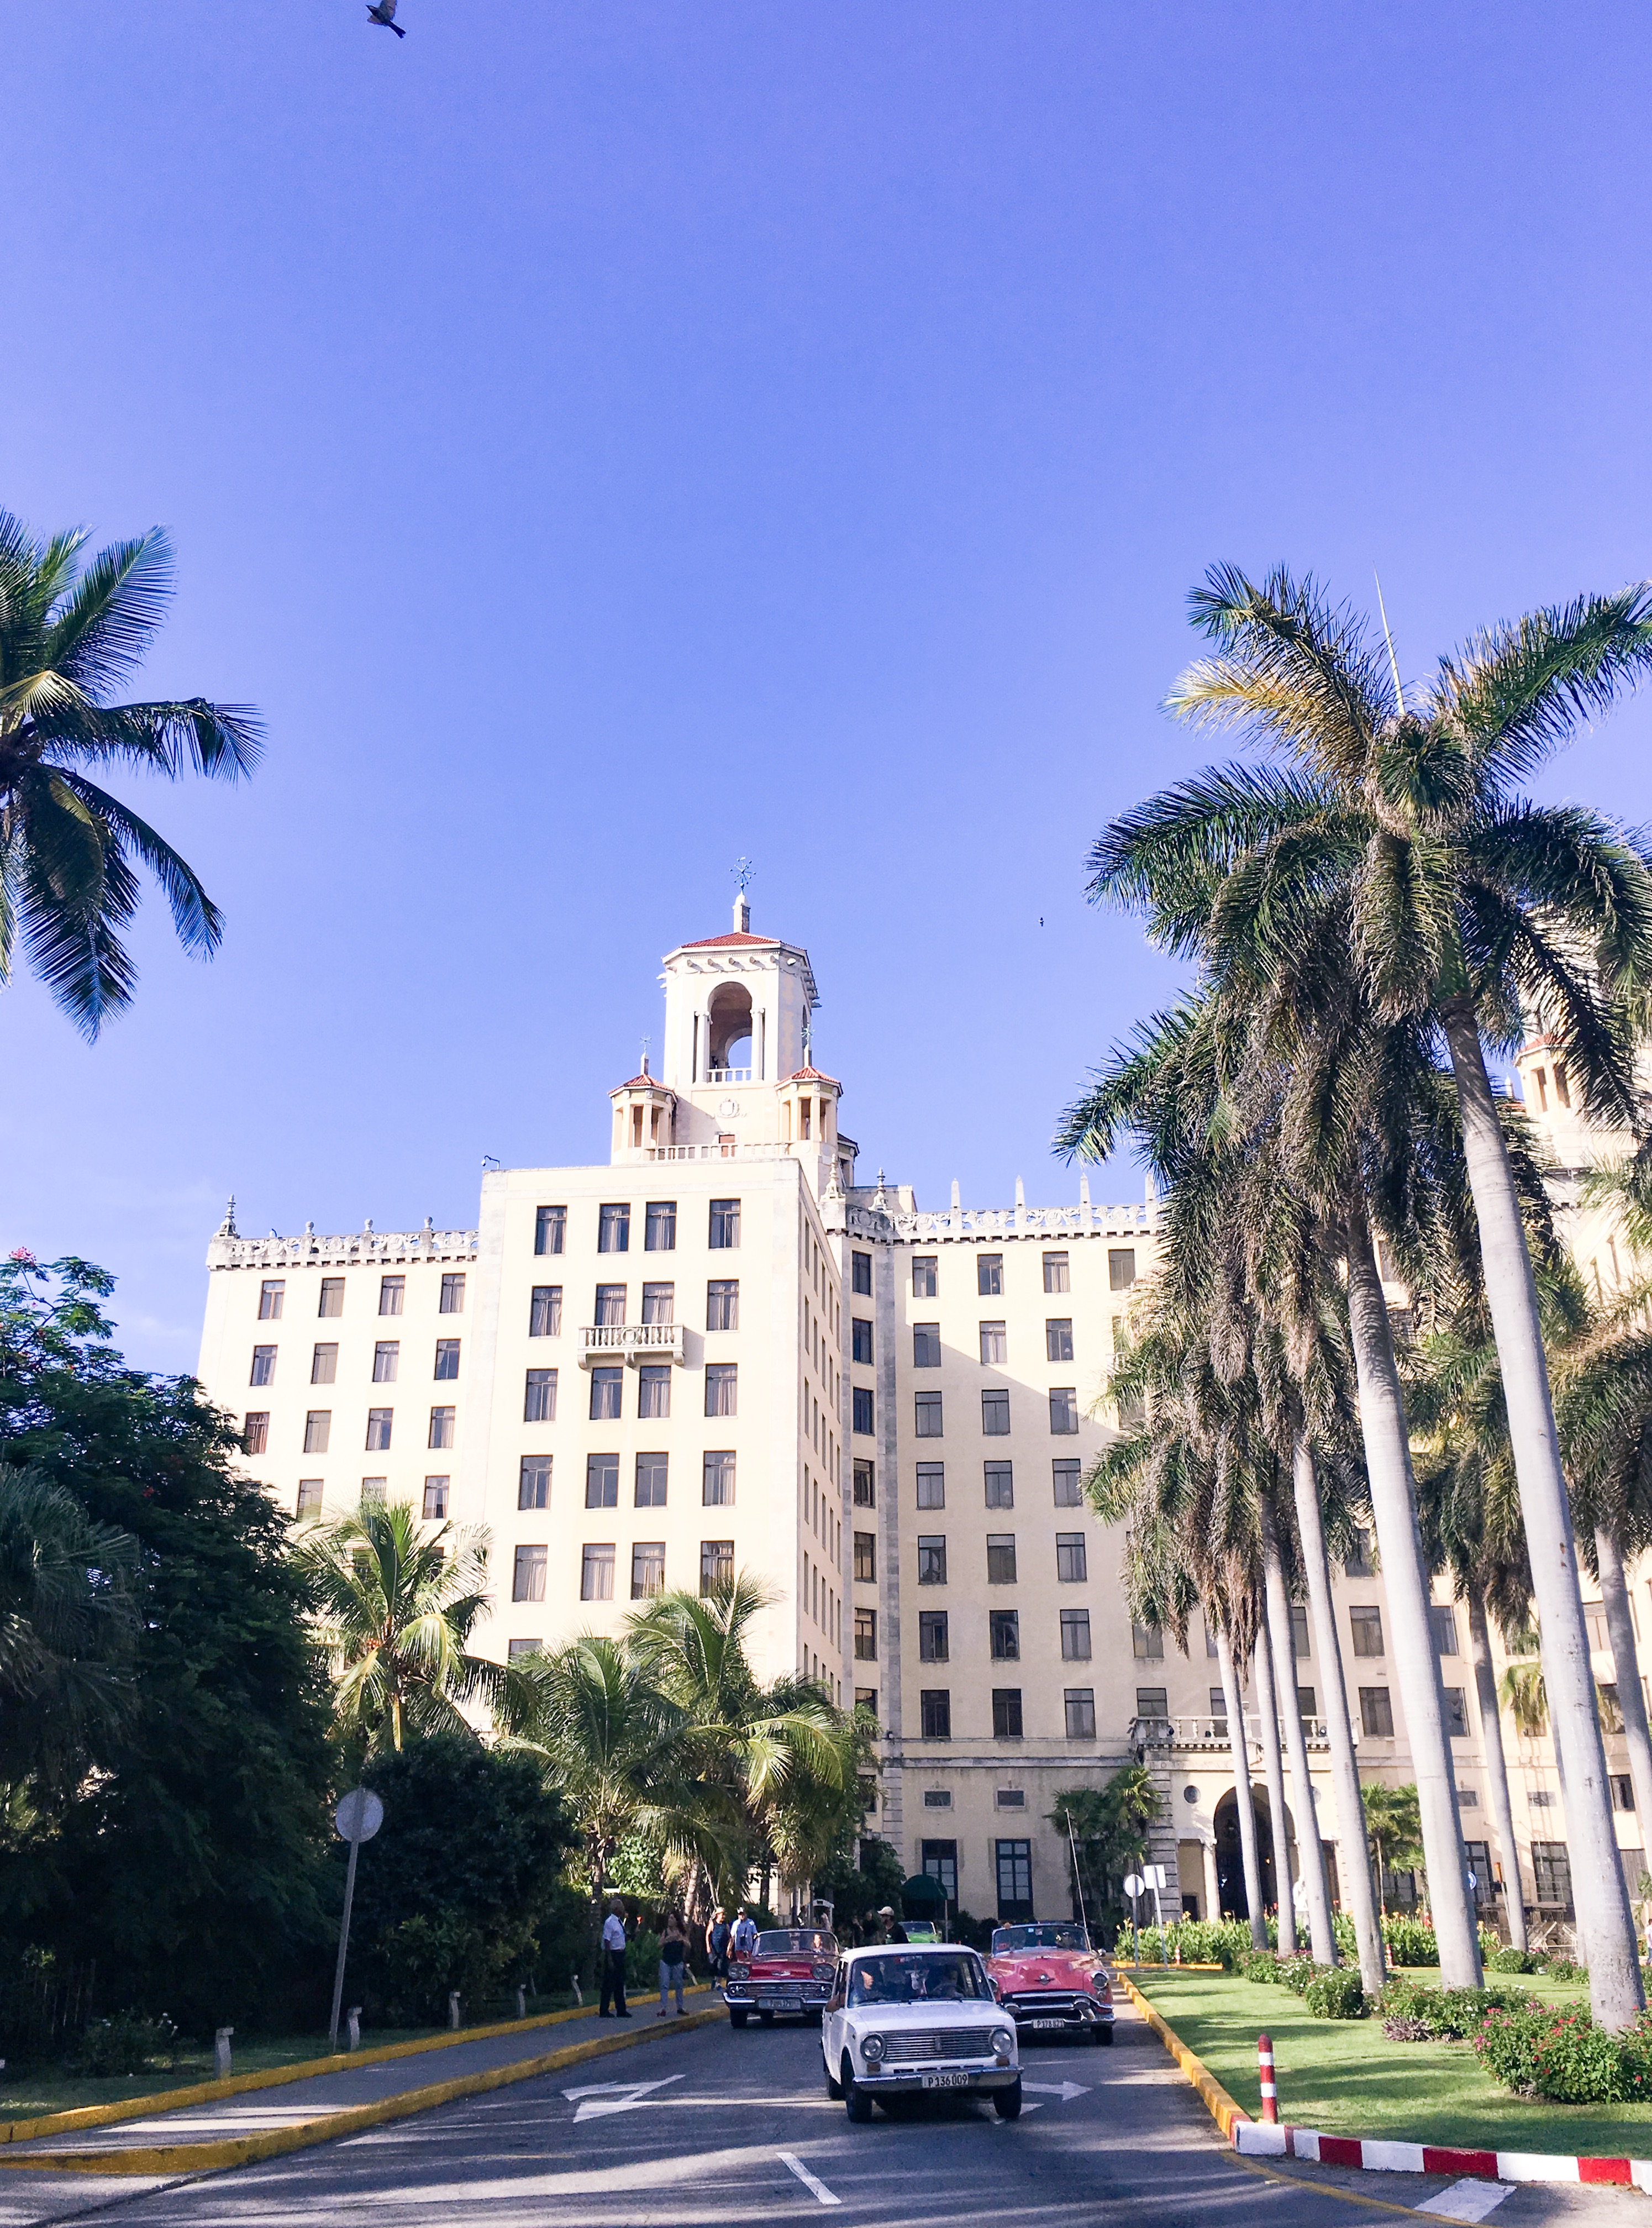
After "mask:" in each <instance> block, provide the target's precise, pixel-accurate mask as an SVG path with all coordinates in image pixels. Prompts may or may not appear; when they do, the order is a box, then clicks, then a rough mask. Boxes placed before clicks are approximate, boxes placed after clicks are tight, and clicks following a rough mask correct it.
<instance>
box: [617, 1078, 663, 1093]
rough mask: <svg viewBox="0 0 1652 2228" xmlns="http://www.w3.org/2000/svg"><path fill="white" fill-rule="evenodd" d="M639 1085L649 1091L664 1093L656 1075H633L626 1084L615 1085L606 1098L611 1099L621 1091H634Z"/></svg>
mask: <svg viewBox="0 0 1652 2228" xmlns="http://www.w3.org/2000/svg"><path fill="white" fill-rule="evenodd" d="M639 1084H640V1085H643V1086H644V1088H645V1089H646V1090H649V1091H664V1090H665V1088H666V1086H665V1085H664V1084H663V1083H662V1082H661V1081H660V1079H659V1077H658V1076H657V1075H633V1076H632V1077H631V1080H630V1081H629V1082H628V1083H617V1084H615V1085H614V1087H613V1090H612V1091H611V1092H609V1093H608V1096H609V1097H610V1098H614V1097H616V1096H617V1095H618V1092H622V1091H635V1090H636V1089H637V1086H638V1085H639Z"/></svg>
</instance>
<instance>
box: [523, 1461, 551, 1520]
mask: <svg viewBox="0 0 1652 2228" xmlns="http://www.w3.org/2000/svg"><path fill="white" fill-rule="evenodd" d="M550 1505H551V1458H550V1457H549V1455H524V1456H523V1457H522V1468H521V1469H519V1470H518V1471H517V1473H516V1506H517V1508H549V1507H550Z"/></svg>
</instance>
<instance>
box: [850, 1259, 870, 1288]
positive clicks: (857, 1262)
mask: <svg viewBox="0 0 1652 2228" xmlns="http://www.w3.org/2000/svg"><path fill="white" fill-rule="evenodd" d="M849 1290H850V1291H852V1292H868V1293H869V1292H870V1291H871V1290H872V1256H871V1255H870V1254H869V1253H851V1254H850V1255H849Z"/></svg>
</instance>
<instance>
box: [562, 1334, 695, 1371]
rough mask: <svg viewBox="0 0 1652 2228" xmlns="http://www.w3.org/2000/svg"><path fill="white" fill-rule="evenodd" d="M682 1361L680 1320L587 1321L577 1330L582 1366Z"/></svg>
mask: <svg viewBox="0 0 1652 2228" xmlns="http://www.w3.org/2000/svg"><path fill="white" fill-rule="evenodd" d="M683 1360H684V1355H683V1351H682V1324H681V1323H677V1322H667V1323H586V1326H585V1327H584V1328H583V1329H582V1330H581V1331H580V1333H579V1367H580V1368H581V1369H596V1368H599V1367H611V1366H612V1365H613V1364H614V1363H615V1362H617V1361H621V1362H625V1363H627V1364H629V1365H630V1367H632V1368H633V1369H634V1368H636V1367H637V1365H638V1364H639V1363H640V1362H644V1361H675V1362H676V1363H678V1364H679V1365H681V1364H682V1361H683Z"/></svg>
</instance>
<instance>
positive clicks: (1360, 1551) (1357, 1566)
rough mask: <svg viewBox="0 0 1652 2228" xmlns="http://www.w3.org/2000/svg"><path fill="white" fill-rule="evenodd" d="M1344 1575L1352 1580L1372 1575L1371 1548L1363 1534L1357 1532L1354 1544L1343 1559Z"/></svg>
mask: <svg viewBox="0 0 1652 2228" xmlns="http://www.w3.org/2000/svg"><path fill="white" fill-rule="evenodd" d="M1342 1569H1343V1572H1344V1574H1345V1575H1346V1576H1347V1577H1348V1578H1369V1577H1370V1575H1371V1547H1370V1542H1369V1541H1368V1540H1367V1538H1366V1536H1365V1533H1363V1532H1356V1533H1354V1544H1353V1546H1351V1547H1350V1548H1349V1549H1348V1553H1347V1554H1346V1555H1344V1557H1343V1558H1342Z"/></svg>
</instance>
